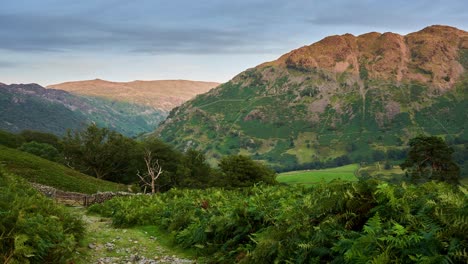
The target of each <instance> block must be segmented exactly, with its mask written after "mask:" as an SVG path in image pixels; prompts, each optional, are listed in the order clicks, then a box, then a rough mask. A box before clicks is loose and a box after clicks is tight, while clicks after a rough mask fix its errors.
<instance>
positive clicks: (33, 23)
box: [0, 0, 468, 85]
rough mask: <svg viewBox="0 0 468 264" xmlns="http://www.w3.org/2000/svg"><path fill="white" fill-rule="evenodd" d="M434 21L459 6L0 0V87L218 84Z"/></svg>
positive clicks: (465, 14)
mask: <svg viewBox="0 0 468 264" xmlns="http://www.w3.org/2000/svg"><path fill="white" fill-rule="evenodd" d="M434 24H443V25H450V26H454V27H458V28H460V29H463V30H468V1H467V0H430V1H419V0H412V1H408V0H392V1H380V0H379V1H377V0H349V1H345V0H321V1H318V0H309V1H305V0H234V1H229V0H217V1H215V0H164V1H162V0H0V82H3V83H30V82H35V83H39V84H41V85H48V84H53V83H58V82H64V81H72V80H84V79H95V78H100V79H106V80H112V81H131V80H158V79H191V80H203V81H218V82H225V81H228V80H229V79H231V78H232V77H234V76H235V75H236V74H238V73H240V72H241V71H243V70H245V69H247V68H250V67H254V66H256V65H258V64H260V63H262V62H265V61H270V60H274V59H276V58H278V57H279V56H280V55H282V54H284V53H286V52H288V51H290V50H292V49H295V48H298V47H301V46H304V45H309V44H311V43H314V42H316V41H318V40H320V39H322V38H324V37H326V36H328V35H337V34H345V33H352V34H354V35H359V34H362V33H366V32H370V31H377V32H387V31H392V32H396V33H400V34H407V33H409V32H413V31H417V30H420V29H422V28H424V27H426V26H429V25H434Z"/></svg>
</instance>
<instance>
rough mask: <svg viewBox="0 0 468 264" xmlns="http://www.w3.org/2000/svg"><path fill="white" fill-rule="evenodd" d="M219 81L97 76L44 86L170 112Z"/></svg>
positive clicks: (216, 84)
mask: <svg viewBox="0 0 468 264" xmlns="http://www.w3.org/2000/svg"><path fill="white" fill-rule="evenodd" d="M218 85H219V83H215V82H199V81H187V80H160V81H133V82H110V81H105V80H100V79H96V80H87V81H76V82H66V83H60V84H53V85H49V86H47V88H54V89H60V90H64V91H68V92H70V93H73V94H77V95H86V96H94V97H102V98H107V99H111V100H116V101H121V102H129V103H134V104H138V105H144V106H149V107H153V108H155V109H159V110H161V111H165V112H169V111H170V110H172V109H173V108H174V107H176V106H179V105H181V104H182V103H184V102H185V101H187V100H190V99H192V98H193V97H195V96H196V95H197V94H202V93H206V92H208V91H209V90H210V89H212V88H214V87H216V86H218Z"/></svg>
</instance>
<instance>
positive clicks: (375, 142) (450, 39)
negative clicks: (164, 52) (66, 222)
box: [155, 26, 468, 169]
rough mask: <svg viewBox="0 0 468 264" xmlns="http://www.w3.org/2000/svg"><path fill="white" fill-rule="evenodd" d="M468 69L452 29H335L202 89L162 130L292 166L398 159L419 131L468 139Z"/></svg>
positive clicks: (205, 146) (174, 139)
mask: <svg viewBox="0 0 468 264" xmlns="http://www.w3.org/2000/svg"><path fill="white" fill-rule="evenodd" d="M467 69H468V33H467V32H466V31H463V30H459V29H456V28H452V27H447V26H431V27H428V28H425V29H423V30H421V31H419V32H415V33H411V34H408V35H406V36H401V35H398V34H394V33H384V34H380V33H375V32H374V33H368V34H364V35H360V36H357V37H356V36H353V35H350V34H346V35H342V36H331V37H327V38H325V39H323V40H321V41H319V42H317V43H314V44H312V45H310V46H305V47H302V48H299V49H297V50H294V51H291V52H290V53H288V54H285V55H283V56H281V57H280V58H279V59H278V60H276V61H273V62H268V63H264V64H261V65H259V66H257V67H255V68H252V69H248V70H246V71H245V72H243V73H241V74H239V75H237V76H236V77H234V78H233V79H232V80H231V81H229V82H228V83H225V84H223V85H220V86H219V87H217V88H216V89H213V90H211V91H210V92H208V93H206V94H203V95H200V96H197V97H196V98H195V99H194V100H191V101H189V102H187V103H185V104H183V105H182V106H180V107H179V108H176V109H174V110H173V111H172V112H171V113H170V115H169V117H168V118H167V119H166V121H164V123H163V124H162V125H161V126H160V127H159V128H158V130H157V131H156V133H155V135H157V136H161V137H162V138H163V139H165V140H166V141H168V142H171V143H173V144H175V145H177V146H178V147H179V148H181V149H184V148H188V147H196V148H198V149H201V150H204V151H206V152H207V153H208V155H209V156H210V157H212V158H213V159H215V158H217V157H219V155H220V154H231V153H242V154H248V155H252V156H253V157H254V158H255V159H259V160H265V161H267V162H269V163H270V164H272V165H275V166H277V167H282V168H289V169H293V168H295V167H301V166H302V165H304V164H312V163H314V162H325V161H327V160H329V159H335V158H338V157H340V158H342V157H343V156H344V155H346V157H345V158H344V159H345V160H346V158H351V159H353V160H356V161H359V160H382V159H384V158H385V156H386V155H387V156H389V157H390V158H392V156H398V155H399V152H401V149H402V148H403V145H404V144H405V143H406V142H407V140H408V139H409V138H411V137H413V136H415V135H417V134H420V133H428V134H431V135H440V136H443V137H446V138H447V139H449V140H454V141H458V142H467V141H468V132H467V131H466V125H467V120H468V113H467V111H466V109H468V104H467V100H466V94H467V92H468V91H467V89H468V74H467Z"/></svg>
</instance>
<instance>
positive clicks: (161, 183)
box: [138, 138, 183, 192]
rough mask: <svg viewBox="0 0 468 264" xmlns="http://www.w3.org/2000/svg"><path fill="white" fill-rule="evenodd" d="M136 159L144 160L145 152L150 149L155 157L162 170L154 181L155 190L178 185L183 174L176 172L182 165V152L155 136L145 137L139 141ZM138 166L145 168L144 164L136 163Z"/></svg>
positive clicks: (165, 189) (158, 190) (163, 189)
mask: <svg viewBox="0 0 468 264" xmlns="http://www.w3.org/2000/svg"><path fill="white" fill-rule="evenodd" d="M140 148H141V149H142V150H143V151H141V150H140V151H139V152H140V153H139V158H138V161H144V156H145V153H146V152H148V151H150V152H151V153H152V155H153V159H154V158H155V157H157V160H158V164H159V166H161V167H162V168H164V171H163V172H162V173H161V175H160V176H159V177H158V180H157V181H156V182H155V188H156V192H160V191H161V192H163V191H167V190H169V189H170V188H172V187H175V186H180V183H181V181H182V178H183V175H180V174H178V173H177V172H178V171H180V167H181V166H182V163H181V159H182V154H181V153H180V152H179V151H177V150H175V149H174V148H173V147H172V146H171V145H168V144H166V143H164V142H162V141H161V140H159V139H157V138H147V139H146V140H145V141H143V142H141V145H140ZM138 167H139V168H146V165H145V164H140V165H138Z"/></svg>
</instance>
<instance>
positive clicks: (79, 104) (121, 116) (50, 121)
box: [0, 84, 167, 136]
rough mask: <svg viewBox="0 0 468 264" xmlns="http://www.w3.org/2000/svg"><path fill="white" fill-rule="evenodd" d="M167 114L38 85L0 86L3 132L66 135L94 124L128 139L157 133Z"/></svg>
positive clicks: (0, 119)
mask: <svg viewBox="0 0 468 264" xmlns="http://www.w3.org/2000/svg"><path fill="white" fill-rule="evenodd" d="M166 115H167V113H166V112H163V111H160V110H157V109H154V108H152V107H145V106H141V105H136V104H130V103H124V102H116V101H111V100H107V99H101V98H95V97H86V96H77V95H73V94H70V93H68V92H65V91H62V90H56V89H45V88H44V87H42V86H40V85H38V84H12V85H5V84H3V85H0V129H3V130H7V131H11V132H19V131H21V130H25V129H31V130H38V131H43V132H48V133H54V134H57V135H63V134H64V133H65V132H66V130H67V129H80V128H82V127H84V126H86V125H87V124H89V123H91V122H94V123H96V124H98V125H100V126H105V127H108V128H110V129H113V130H115V131H118V132H120V133H122V134H125V135H127V136H136V135H138V134H140V133H145V132H148V131H151V130H152V129H154V128H155V127H156V126H157V125H158V124H159V122H161V121H162V120H163V119H164V118H165V117H166Z"/></svg>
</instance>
